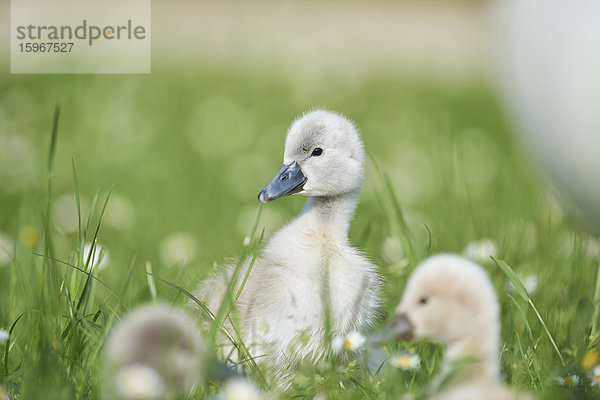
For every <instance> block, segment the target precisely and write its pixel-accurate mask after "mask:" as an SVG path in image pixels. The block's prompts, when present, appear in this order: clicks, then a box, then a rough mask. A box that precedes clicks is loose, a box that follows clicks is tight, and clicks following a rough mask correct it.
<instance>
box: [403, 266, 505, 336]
mask: <svg viewBox="0 0 600 400" xmlns="http://www.w3.org/2000/svg"><path fill="white" fill-rule="evenodd" d="M498 326H499V306H498V301H497V299H496V294H495V291H494V287H493V286H492V283H491V281H490V279H489V277H488V275H487V273H486V272H485V270H484V269H483V268H482V267H481V266H479V265H478V264H475V263H474V262H472V261H470V260H467V259H465V258H463V257H459V256H455V255H450V254H440V255H436V256H432V257H430V258H428V259H426V260H425V261H423V263H421V264H420V265H419V266H418V267H417V269H416V270H415V272H414V273H413V275H412V276H411V277H410V279H409V280H408V283H407V285H406V289H405V291H404V294H403V296H402V301H401V302H400V304H399V305H398V307H397V308H396V316H395V319H394V322H393V329H394V330H395V333H396V335H397V336H398V337H400V338H405V339H410V338H413V337H414V338H417V339H429V340H432V341H434V342H438V343H442V344H445V345H447V346H451V345H452V344H454V343H457V342H461V341H463V340H465V339H467V340H468V339H469V338H473V337H478V336H480V335H484V334H485V335H491V336H494V335H497V334H498V329H499V327H498ZM490 339H492V340H493V338H491V337H490Z"/></svg>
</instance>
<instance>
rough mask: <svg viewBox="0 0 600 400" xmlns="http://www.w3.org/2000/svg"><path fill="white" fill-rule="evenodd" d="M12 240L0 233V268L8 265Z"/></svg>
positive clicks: (10, 257) (10, 258)
mask: <svg viewBox="0 0 600 400" xmlns="http://www.w3.org/2000/svg"><path fill="white" fill-rule="evenodd" d="M12 251H13V240H12V239H11V237H10V236H9V235H7V234H6V233H4V232H0V267H3V266H5V265H8V264H9V263H10V260H12Z"/></svg>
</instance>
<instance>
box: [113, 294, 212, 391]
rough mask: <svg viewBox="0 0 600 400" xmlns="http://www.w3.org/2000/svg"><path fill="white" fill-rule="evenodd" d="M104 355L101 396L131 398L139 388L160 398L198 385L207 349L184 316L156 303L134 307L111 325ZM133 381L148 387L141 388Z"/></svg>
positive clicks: (180, 311) (198, 331)
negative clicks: (143, 383)
mask: <svg viewBox="0 0 600 400" xmlns="http://www.w3.org/2000/svg"><path fill="white" fill-rule="evenodd" d="M104 356H105V374H106V383H105V384H106V388H105V394H104V395H105V397H106V398H119V399H125V398H130V397H132V396H133V394H135V393H133V394H132V393H130V392H131V391H132V390H133V391H134V392H135V391H136V390H138V389H140V390H141V389H143V390H145V391H148V395H150V394H152V395H153V396H154V397H160V398H162V397H163V396H164V397H168V396H170V395H176V394H181V393H184V392H186V391H187V390H189V389H190V388H191V387H192V386H193V385H195V384H197V383H200V382H202V379H203V376H204V373H205V364H206V362H207V359H208V350H207V347H206V345H205V343H204V341H203V340H202V338H201V336H200V329H199V327H198V326H196V324H195V323H194V321H193V320H192V319H191V318H190V317H189V316H188V315H187V314H186V313H185V312H183V311H182V310H179V309H177V308H174V307H172V306H168V305H164V304H155V305H149V306H143V307H140V308H137V309H135V310H134V311H132V312H131V313H130V314H128V315H127V316H126V317H125V318H124V319H123V320H121V321H120V322H119V323H118V324H116V325H115V327H114V328H113V329H112V331H111V332H110V334H109V336H108V340H107V343H106V346H105V348H104ZM138 381H139V382H146V383H147V385H142V386H143V387H141V388H140V387H138V385H137V383H136V382H138ZM154 397H153V398H154ZM144 398H145V397H144Z"/></svg>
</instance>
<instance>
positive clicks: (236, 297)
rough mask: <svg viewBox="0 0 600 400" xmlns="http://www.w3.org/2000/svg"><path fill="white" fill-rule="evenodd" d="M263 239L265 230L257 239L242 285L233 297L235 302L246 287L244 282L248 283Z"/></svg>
mask: <svg viewBox="0 0 600 400" xmlns="http://www.w3.org/2000/svg"><path fill="white" fill-rule="evenodd" d="M264 238H265V228H263V230H262V232H261V233H260V238H259V239H258V243H257V244H256V249H255V250H254V253H253V254H252V260H251V261H250V265H249V266H248V269H247V270H246V274H245V275H244V279H243V280H242V284H241V285H240V287H239V289H238V291H237V293H236V295H235V299H236V300H237V299H239V298H240V295H241V294H242V290H244V287H245V286H246V282H247V281H248V277H249V276H250V272H251V271H252V267H253V266H254V262H255V261H256V258H257V257H258V253H259V252H260V247H261V245H262V242H263V239H264Z"/></svg>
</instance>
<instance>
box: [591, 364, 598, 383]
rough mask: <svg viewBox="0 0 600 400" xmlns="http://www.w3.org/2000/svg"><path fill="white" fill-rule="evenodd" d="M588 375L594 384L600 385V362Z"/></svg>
mask: <svg viewBox="0 0 600 400" xmlns="http://www.w3.org/2000/svg"><path fill="white" fill-rule="evenodd" d="M588 377H589V378H590V382H591V383H592V386H600V364H598V365H596V366H595V367H594V368H593V369H592V370H591V371H590V372H589V375H588Z"/></svg>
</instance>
